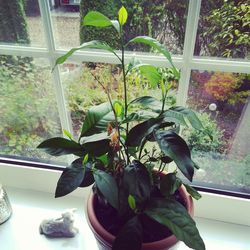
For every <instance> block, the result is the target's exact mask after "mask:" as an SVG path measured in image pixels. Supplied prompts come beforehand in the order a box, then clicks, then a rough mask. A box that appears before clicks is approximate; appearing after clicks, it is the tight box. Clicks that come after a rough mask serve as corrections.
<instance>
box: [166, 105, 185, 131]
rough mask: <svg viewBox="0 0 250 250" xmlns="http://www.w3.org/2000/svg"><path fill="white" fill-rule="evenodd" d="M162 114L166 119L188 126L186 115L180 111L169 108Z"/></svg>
mask: <svg viewBox="0 0 250 250" xmlns="http://www.w3.org/2000/svg"><path fill="white" fill-rule="evenodd" d="M162 116H163V117H164V119H165V121H169V122H174V123H176V124H180V125H182V126H186V127H187V126H188V125H187V123H186V121H185V118H184V115H183V114H182V113H180V112H178V111H175V110H172V109H168V110H166V111H165V112H164V113H163V114H162Z"/></svg>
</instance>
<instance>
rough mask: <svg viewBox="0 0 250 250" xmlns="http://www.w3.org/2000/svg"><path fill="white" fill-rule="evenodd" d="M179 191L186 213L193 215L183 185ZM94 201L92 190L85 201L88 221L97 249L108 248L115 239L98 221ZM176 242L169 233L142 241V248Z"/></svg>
mask: <svg viewBox="0 0 250 250" xmlns="http://www.w3.org/2000/svg"><path fill="white" fill-rule="evenodd" d="M179 192H180V195H181V196H182V198H183V199H184V201H185V203H186V208H187V211H188V213H189V214H190V215H191V216H193V214H194V205H193V199H192V197H191V196H190V195H189V194H188V193H187V191H186V189H185V187H184V186H181V187H180V188H179ZM96 201H97V197H96V196H95V195H94V194H93V192H91V193H90V196H89V199H88V203H87V215H88V223H89V226H90V228H91V230H92V231H93V233H94V236H95V238H96V240H97V243H98V246H99V249H100V250H110V249H112V244H113V242H114V240H115V236H114V235H112V234H110V233H109V232H108V231H107V230H105V229H104V227H103V226H102V225H101V224H100V222H99V221H98V219H97V217H96V214H95V210H94V207H95V204H96ZM177 242H178V239H177V238H176V237H175V236H174V235H171V236H169V237H167V238H164V239H162V240H159V241H154V242H151V243H143V244H142V250H166V249H169V248H170V247H172V246H174V245H175V244H176V243H177Z"/></svg>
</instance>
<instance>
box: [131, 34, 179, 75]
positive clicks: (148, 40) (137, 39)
mask: <svg viewBox="0 0 250 250" xmlns="http://www.w3.org/2000/svg"><path fill="white" fill-rule="evenodd" d="M132 42H133V43H143V44H146V45H149V46H150V47H151V48H153V49H155V50H157V51H158V52H159V53H161V54H163V55H164V56H165V57H166V58H167V60H168V61H169V63H170V64H171V66H172V67H173V73H174V75H175V76H176V77H177V78H178V79H179V78H180V73H179V71H178V70H177V69H176V68H175V66H174V64H173V61H172V58H171V55H170V53H169V51H168V50H167V49H166V48H165V47H164V45H162V44H160V43H159V41H157V40H156V39H154V38H152V37H148V36H137V37H135V38H133V39H131V40H130V41H129V43H132Z"/></svg>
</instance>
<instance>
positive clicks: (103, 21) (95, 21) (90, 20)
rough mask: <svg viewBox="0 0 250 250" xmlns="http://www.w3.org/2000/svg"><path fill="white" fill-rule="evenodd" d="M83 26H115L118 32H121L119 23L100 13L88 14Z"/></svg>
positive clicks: (90, 12) (92, 12)
mask: <svg viewBox="0 0 250 250" xmlns="http://www.w3.org/2000/svg"><path fill="white" fill-rule="evenodd" d="M82 25H84V26H94V27H100V28H104V27H108V26H113V27H114V28H115V29H116V30H117V31H118V32H120V24H119V22H118V21H116V20H110V19H109V18H108V17H106V16H105V15H103V14H102V13H100V12H98V11H89V12H88V14H87V15H86V16H85V17H84V18H83V23H82Z"/></svg>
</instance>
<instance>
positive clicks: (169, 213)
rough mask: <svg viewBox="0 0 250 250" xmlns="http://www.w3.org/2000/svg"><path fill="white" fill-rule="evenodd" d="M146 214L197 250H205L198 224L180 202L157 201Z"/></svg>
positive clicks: (151, 203)
mask: <svg viewBox="0 0 250 250" xmlns="http://www.w3.org/2000/svg"><path fill="white" fill-rule="evenodd" d="M145 213H146V214H147V215H148V216H149V217H150V218H152V219H153V220H156V221H158V222H159V223H161V224H162V225H164V226H166V227H168V228H169V229H170V230H171V231H172V232H173V234H174V235H175V236H176V238H177V239H179V240H181V241H183V242H184V243H185V244H186V245H187V246H188V247H190V248H192V249H195V250H205V245H204V242H203V240H202V238H201V236H200V234H199V232H198V229H197V227H196V224H195V222H194V220H193V219H192V218H191V216H190V215H189V214H188V212H187V210H186V208H184V207H183V206H182V205H181V204H180V203H179V202H177V201H176V200H172V199H168V198H165V199H155V200H152V202H150V204H149V207H148V208H147V209H146V211H145Z"/></svg>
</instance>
